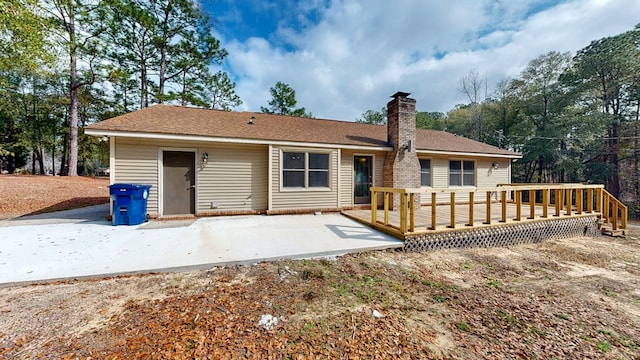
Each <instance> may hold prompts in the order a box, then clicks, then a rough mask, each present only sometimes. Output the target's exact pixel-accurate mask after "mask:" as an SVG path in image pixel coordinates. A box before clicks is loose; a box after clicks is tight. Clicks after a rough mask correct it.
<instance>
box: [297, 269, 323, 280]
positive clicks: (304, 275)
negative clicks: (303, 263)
mask: <svg viewBox="0 0 640 360" xmlns="http://www.w3.org/2000/svg"><path fill="white" fill-rule="evenodd" d="M300 278H301V279H302V280H313V279H318V280H322V279H324V272H323V271H322V270H321V269H320V270H315V269H304V270H302V272H301V273H300Z"/></svg>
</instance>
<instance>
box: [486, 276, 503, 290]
mask: <svg viewBox="0 0 640 360" xmlns="http://www.w3.org/2000/svg"><path fill="white" fill-rule="evenodd" d="M485 286H486V287H488V288H492V287H495V288H498V287H500V286H502V281H500V280H498V279H495V278H492V277H490V278H489V280H487V283H486V284H485Z"/></svg>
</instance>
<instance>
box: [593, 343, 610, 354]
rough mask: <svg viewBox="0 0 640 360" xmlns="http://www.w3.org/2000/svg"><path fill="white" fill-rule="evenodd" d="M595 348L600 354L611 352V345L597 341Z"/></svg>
mask: <svg viewBox="0 0 640 360" xmlns="http://www.w3.org/2000/svg"><path fill="white" fill-rule="evenodd" d="M596 347H597V348H598V350H600V352H602V353H606V352H607V351H609V350H611V344H609V343H608V342H606V341H599V342H598V343H597V344H596Z"/></svg>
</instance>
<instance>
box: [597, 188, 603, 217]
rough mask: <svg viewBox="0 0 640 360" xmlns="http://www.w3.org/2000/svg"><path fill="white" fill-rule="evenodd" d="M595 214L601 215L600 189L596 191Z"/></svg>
mask: <svg viewBox="0 0 640 360" xmlns="http://www.w3.org/2000/svg"><path fill="white" fill-rule="evenodd" d="M596 212H599V213H602V188H598V189H597V190H596Z"/></svg>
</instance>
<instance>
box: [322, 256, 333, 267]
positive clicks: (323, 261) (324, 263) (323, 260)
mask: <svg viewBox="0 0 640 360" xmlns="http://www.w3.org/2000/svg"><path fill="white" fill-rule="evenodd" d="M320 265H322V266H331V265H333V264H332V263H331V260H329V259H324V258H323V259H320Z"/></svg>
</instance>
